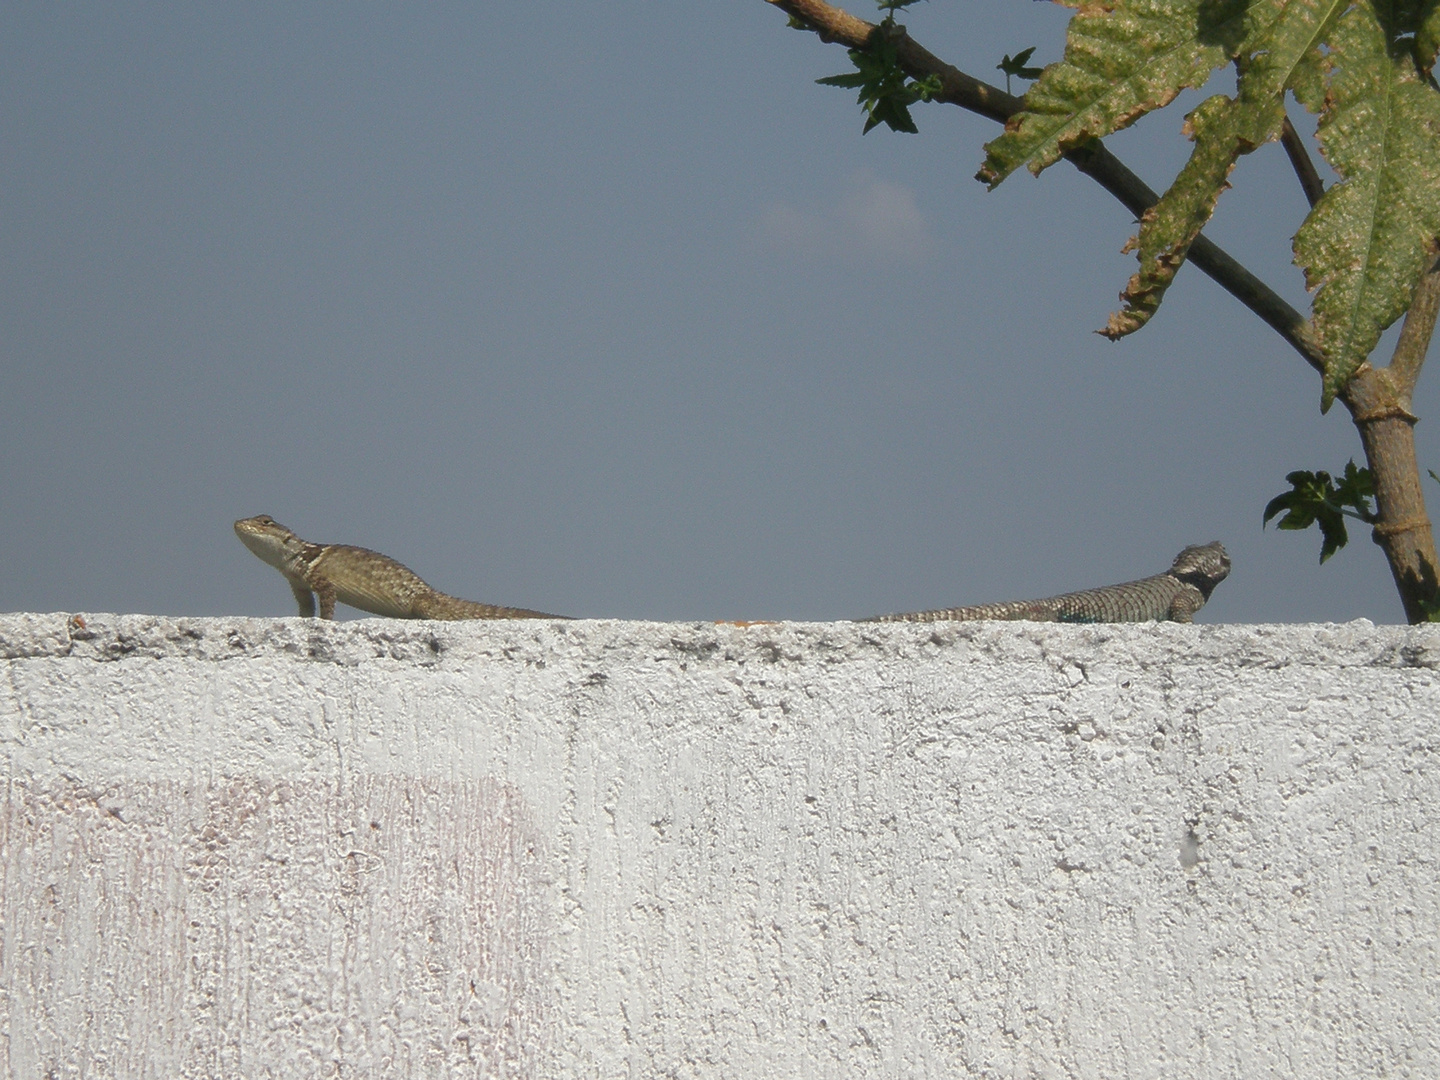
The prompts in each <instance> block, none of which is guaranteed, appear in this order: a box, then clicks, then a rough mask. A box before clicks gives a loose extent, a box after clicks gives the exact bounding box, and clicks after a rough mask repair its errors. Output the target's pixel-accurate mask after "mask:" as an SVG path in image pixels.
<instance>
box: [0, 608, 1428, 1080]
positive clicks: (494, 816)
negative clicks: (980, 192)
mask: <svg viewBox="0 0 1440 1080" xmlns="http://www.w3.org/2000/svg"><path fill="white" fill-rule="evenodd" d="M0 663H3V678H0V738H3V740H4V752H5V757H6V762H7V767H8V777H7V779H8V785H7V797H6V800H5V803H4V805H3V807H0V886H3V906H0V917H3V928H0V1019H3V1035H0V1073H3V1075H5V1076H15V1077H27V1078H28V1077H36V1078H40V1077H112V1076H113V1077H157V1078H162V1077H163V1078H171V1077H206V1076H216V1077H222V1076H223V1077H281V1076H284V1077H309V1076H330V1075H334V1076H342V1077H376V1078H378V1077H386V1078H389V1077H421V1076H424V1077H431V1076H446V1077H462V1076H532V1077H742V1078H745V1080H768V1078H787V1080H788V1078H804V1077H823V1078H842V1077H844V1078H852V1077H956V1076H981V1077H1067V1078H1068V1077H1095V1078H1113V1077H1174V1078H1182V1077H1184V1078H1190V1077H1202V1078H1212V1077H1270V1076H1275V1077H1306V1078H1312V1077H1347V1078H1348V1077H1371V1076H1411V1077H1417V1078H1418V1077H1436V1076H1440V673H1437V667H1440V632H1437V631H1435V630H1430V629H1425V628H1406V627H1375V626H1371V625H1370V624H1369V623H1353V624H1348V625H1342V626H1176V625H1158V626H1157V625H1139V626H1123V627H1122V626H1092V627H1069V626H1057V625H1045V624H1022V623H1009V624H998V623H968V624H954V623H941V624H933V625H906V624H898V625H866V624H854V623H834V624H779V625H755V626H728V625H719V626H715V625H709V624H651V623H622V622H574V623H562V622H551V621H537V622H524V623H496V624H486V623H448V624H442V623H424V622H414V623H401V622H391V621H385V620H379V619H373V620H366V621H361V622H352V623H345V624H335V623H321V622H316V621H312V620H301V619H277V620H265V619H169V618H154V617H142V616H113V615H93V616H86V617H85V618H84V619H83V620H72V619H67V617H66V616H65V615H12V616H0Z"/></svg>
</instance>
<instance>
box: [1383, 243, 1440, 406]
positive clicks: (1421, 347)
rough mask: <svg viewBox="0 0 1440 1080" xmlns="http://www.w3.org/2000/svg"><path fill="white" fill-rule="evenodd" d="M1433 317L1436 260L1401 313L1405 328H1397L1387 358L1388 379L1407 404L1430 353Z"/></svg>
mask: <svg viewBox="0 0 1440 1080" xmlns="http://www.w3.org/2000/svg"><path fill="white" fill-rule="evenodd" d="M1431 250H1432V251H1433V250H1434V249H1433V248H1432V249H1431ZM1437 314H1440V260H1437V261H1436V262H1435V263H1434V265H1432V266H1431V267H1430V269H1429V271H1428V272H1427V273H1426V274H1425V276H1424V277H1422V278H1421V279H1420V284H1419V285H1417V286H1416V287H1415V296H1414V298H1413V299H1411V301H1410V310H1409V311H1407V312H1406V313H1405V325H1404V326H1402V327H1401V328H1400V339H1399V340H1398V341H1397V342H1395V352H1394V354H1393V355H1392V356H1391V357H1390V377H1391V378H1392V379H1393V380H1394V382H1395V388H1396V390H1397V391H1399V392H1400V393H1402V394H1404V395H1405V399H1406V401H1407V402H1408V401H1409V398H1410V394H1411V392H1412V391H1413V390H1414V389H1415V380H1417V379H1418V378H1420V366H1421V365H1422V364H1424V363H1425V354H1426V353H1427V352H1429V351H1430V336H1431V335H1432V334H1433V333H1434V332H1435V316H1436V315H1437Z"/></svg>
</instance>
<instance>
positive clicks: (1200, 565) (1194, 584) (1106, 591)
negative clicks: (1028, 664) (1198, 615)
mask: <svg viewBox="0 0 1440 1080" xmlns="http://www.w3.org/2000/svg"><path fill="white" fill-rule="evenodd" d="M1229 573H1230V556H1229V555H1227V554H1226V553H1225V549H1224V548H1223V547H1221V546H1220V541H1218V540H1214V541H1211V542H1210V543H1208V544H1196V545H1192V546H1190V547H1187V548H1186V549H1185V550H1184V551H1182V552H1180V554H1179V555H1177V556H1175V562H1174V563H1173V564H1172V565H1171V567H1170V569H1169V570H1167V571H1165V573H1163V574H1156V575H1155V576H1154V577H1148V578H1143V579H1141V580H1140V581H1127V582H1125V583H1124V584H1121V585H1106V586H1103V587H1102V588H1098V589H1085V590H1084V591H1083V592H1073V593H1065V594H1064V595H1062V596H1052V597H1049V598H1047V599H1045V600H1012V601H1010V602H1008V603H1002V604H980V605H977V606H975V607H957V608H945V609H943V610H939V611H911V612H906V613H904V614H899V615H876V616H873V617H872V618H869V619H864V620H862V621H863V622H941V621H944V620H949V619H954V620H977V619H1028V620H1029V621H1031V622H1069V623H1102V622H1147V621H1149V620H1151V619H1155V620H1159V621H1162V622H1163V621H1170V622H1185V623H1188V622H1190V621H1191V620H1192V619H1193V618H1194V616H1195V612H1197V611H1199V610H1200V609H1201V608H1202V607H1203V606H1204V604H1205V601H1206V600H1208V599H1210V593H1211V591H1212V590H1214V588H1215V586H1216V585H1218V584H1220V582H1222V581H1224V580H1225V578H1226V576H1227V575H1228V574H1229Z"/></svg>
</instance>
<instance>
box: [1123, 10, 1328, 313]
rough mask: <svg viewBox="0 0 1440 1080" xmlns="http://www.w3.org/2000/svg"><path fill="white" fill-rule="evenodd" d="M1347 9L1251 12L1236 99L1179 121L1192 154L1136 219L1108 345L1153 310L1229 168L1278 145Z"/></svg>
mask: <svg viewBox="0 0 1440 1080" xmlns="http://www.w3.org/2000/svg"><path fill="white" fill-rule="evenodd" d="M1345 7H1346V2H1345V0H1320V2H1314V0H1310V2H1298V0H1288V2H1286V3H1285V4H1284V5H1283V6H1281V7H1278V8H1276V7H1270V8H1268V9H1265V8H1264V7H1263V5H1257V7H1256V9H1255V10H1252V12H1251V16H1250V18H1251V21H1250V24H1249V33H1248V36H1247V37H1246V39H1245V41H1243V42H1242V43H1241V46H1240V51H1239V61H1240V66H1241V76H1240V81H1239V87H1238V90H1237V93H1236V96H1235V97H1234V98H1228V97H1225V96H1224V95H1216V96H1215V97H1212V98H1209V99H1207V100H1206V101H1204V102H1202V103H1201V104H1200V106H1199V107H1198V108H1196V109H1195V110H1194V111H1193V112H1192V113H1190V115H1189V116H1187V117H1186V118H1185V134H1186V136H1187V137H1189V138H1190V139H1191V140H1192V141H1193V142H1194V143H1195V149H1194V151H1193V152H1192V153H1191V155H1190V160H1189V161H1188V162H1187V163H1186V164H1185V167H1184V168H1183V169H1182V170H1181V171H1180V174H1179V176H1177V177H1176V178H1175V182H1174V183H1173V184H1171V185H1170V190H1168V191H1167V192H1165V194H1164V195H1163V196H1161V198H1160V201H1159V202H1157V203H1156V204H1155V206H1153V207H1151V209H1150V210H1148V211H1146V213H1145V215H1144V216H1143V217H1142V218H1141V223H1140V232H1139V235H1138V236H1136V237H1135V238H1134V239H1132V240H1131V241H1130V243H1129V244H1127V245H1126V250H1127V251H1132V250H1133V251H1136V252H1137V254H1138V258H1139V260H1140V269H1139V270H1138V271H1137V272H1136V273H1135V275H1134V276H1133V277H1132V278H1131V279H1130V281H1129V282H1128V283H1127V284H1126V286H1125V289H1124V291H1123V292H1121V294H1120V298H1121V299H1122V300H1123V301H1124V302H1125V307H1124V308H1123V309H1122V310H1121V311H1119V312H1116V313H1115V314H1113V315H1111V316H1110V320H1109V322H1108V323H1107V324H1106V326H1105V328H1104V329H1103V330H1101V331H1100V332H1101V333H1102V334H1104V335H1105V336H1106V337H1108V338H1111V339H1112V340H1113V339H1115V338H1119V337H1123V336H1124V335H1126V334H1131V333H1134V332H1135V331H1136V330H1138V329H1140V327H1142V326H1144V325H1145V323H1147V322H1148V321H1149V320H1150V317H1151V316H1152V315H1153V314H1154V313H1155V311H1156V310H1157V309H1158V308H1159V306H1160V301H1161V300H1162V299H1163V297H1164V295H1165V290H1166V289H1168V288H1169V287H1170V283H1171V282H1172V281H1173V280H1174V279H1175V274H1176V272H1177V271H1178V270H1179V269H1180V267H1181V265H1183V264H1184V262H1185V258H1186V256H1187V255H1188V254H1189V251H1190V245H1191V244H1192V243H1193V242H1194V240H1195V237H1197V236H1198V235H1199V234H1200V230H1201V229H1203V228H1204V227H1205V225H1206V223H1207V222H1209V220H1210V217H1211V215H1212V214H1213V213H1214V212H1215V203H1216V201H1217V200H1218V199H1219V197H1220V193H1221V192H1222V191H1224V190H1225V189H1226V188H1227V187H1229V186H1230V185H1229V182H1228V179H1227V178H1228V177H1229V175H1230V171H1231V170H1232V169H1233V168H1234V167H1235V162H1236V161H1237V160H1238V159H1239V157H1240V155H1241V154H1248V153H1250V152H1251V151H1253V150H1255V149H1256V148H1257V147H1259V146H1262V145H1264V144H1265V143H1267V142H1270V141H1271V140H1273V139H1276V138H1278V137H1279V135H1280V130H1281V125H1282V124H1283V123H1284V120H1285V97H1284V95H1285V90H1286V89H1287V87H1289V85H1290V84H1291V82H1292V81H1293V80H1295V79H1296V78H1299V77H1302V76H1304V75H1305V74H1307V73H1308V68H1307V67H1306V65H1305V59H1306V57H1307V55H1309V54H1311V53H1312V52H1314V51H1315V46H1316V43H1317V41H1319V40H1320V38H1321V35H1322V32H1323V30H1324V28H1325V25H1326V23H1327V22H1328V21H1329V20H1331V19H1332V18H1333V17H1334V16H1335V15H1336V14H1338V13H1339V12H1340V11H1342V10H1343V9H1344V8H1345ZM1267 20H1268V21H1267Z"/></svg>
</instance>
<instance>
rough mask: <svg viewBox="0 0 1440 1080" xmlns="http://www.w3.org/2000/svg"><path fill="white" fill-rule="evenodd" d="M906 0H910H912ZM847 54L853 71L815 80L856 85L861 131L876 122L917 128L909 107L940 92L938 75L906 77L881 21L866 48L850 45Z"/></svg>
mask: <svg viewBox="0 0 1440 1080" xmlns="http://www.w3.org/2000/svg"><path fill="white" fill-rule="evenodd" d="M907 2H910V3H913V2H914V0H907ZM901 6H904V5H903V4H902V5H901ZM849 55H850V62H851V63H852V64H854V65H855V70H854V71H848V72H845V73H844V74H842V75H827V76H826V77H825V78H823V79H816V80H815V81H816V82H817V83H820V84H821V85H822V86H839V87H842V88H844V89H847V90H854V89H857V88H858V89H859V91H860V94H859V97H857V98H856V100H857V101H858V102H859V103H860V104H861V105H862V106H863V107H864V109H865V112H866V119H865V127H864V129H863V131H862V134H864V133H868V132H869V131H870V129H871V128H874V127H877V126H878V125H880V124H888V125H889V126H890V128H891V130H893V131H904V132H907V133H909V134H911V135H914V134H916V133H917V132H918V131H919V129H918V128H917V127H916V126H915V120H914V118H913V117H911V115H910V108H909V107H910V106H911V105H913V104H915V102H917V101H929V100H930V99H931V98H932V97H934V96H935V95H936V94H938V93H940V86H941V84H940V76H938V75H931V76H930V77H929V78H926V79H919V80H912V79H910V78H909V77H908V76H907V75H906V74H905V72H904V70H902V69H901V67H900V61H899V57H898V54H897V50H896V47H895V41H894V40H893V39H892V38H891V37H890V36H889V34H888V33H887V32H886V23H881V24H880V26H879V27H878V28H877V30H876V32H875V33H873V34H872V35H871V44H870V47H869V48H866V49H851V50H850V53H849Z"/></svg>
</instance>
